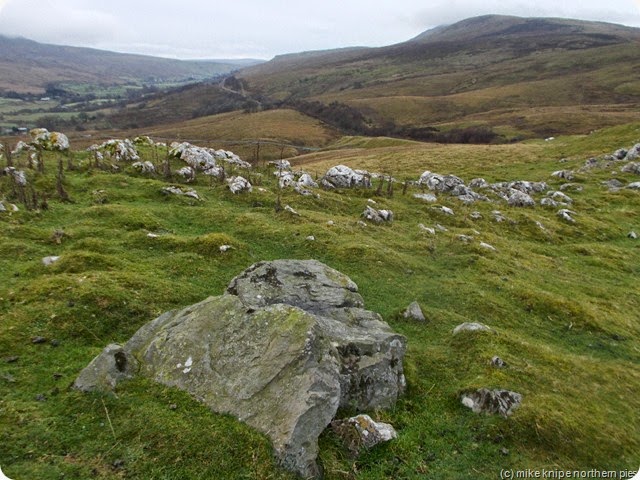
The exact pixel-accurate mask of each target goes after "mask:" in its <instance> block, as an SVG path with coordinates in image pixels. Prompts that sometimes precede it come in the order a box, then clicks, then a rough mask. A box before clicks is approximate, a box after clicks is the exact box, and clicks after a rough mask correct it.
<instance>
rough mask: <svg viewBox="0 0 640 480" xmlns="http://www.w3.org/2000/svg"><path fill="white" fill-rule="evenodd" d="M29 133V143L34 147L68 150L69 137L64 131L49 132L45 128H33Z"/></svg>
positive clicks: (60, 150)
mask: <svg viewBox="0 0 640 480" xmlns="http://www.w3.org/2000/svg"><path fill="white" fill-rule="evenodd" d="M29 135H30V136H31V144H32V145H33V146H35V147H36V148H40V149H42V150H51V151H59V152H64V151H67V150H69V139H68V138H67V136H66V135H65V134H64V133H60V132H50V131H49V130H47V129H46V128H33V129H31V130H30V131H29Z"/></svg>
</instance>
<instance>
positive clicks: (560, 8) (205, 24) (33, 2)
mask: <svg viewBox="0 0 640 480" xmlns="http://www.w3.org/2000/svg"><path fill="white" fill-rule="evenodd" d="M489 13H499V14H507V15H518V16H535V17H540V16H544V17H566V18H577V19H584V20H601V21H606V22H613V23H621V24H624V25H630V26H635V27H640V0H607V1H602V0H566V1H565V0H563V1H558V0H538V1H535V2H531V1H525V0H522V1H513V2H512V1H508V0H392V1H389V0H379V1H376V0H316V1H314V2H305V1H300V0H298V1H295V0H224V1H219V0H213V1H211V0H178V1H173V2H166V1H162V0H0V34H4V35H10V36H22V37H26V38H30V39H33V40H37V41H39V42H46V43H55V44H63V45H77V46H86V47H93V48H100V49H105V50H115V51H119V52H131V53H143V54H149V55H159V56H165V57H172V58H184V59H192V58H243V57H244V58H247V57H251V58H264V59H268V58H271V57H273V56H274V55H277V54H280V53H290V52H300V51H305V50H319V49H327V48H338V47H346V46H381V45H390V44H393V43H398V42H402V41H405V40H408V39H409V38H412V37H414V36H416V35H417V34H419V33H421V32H423V31H425V30H427V29H429V28H432V27H435V26H438V25H442V24H448V23H453V22H455V21H458V20H462V19H465V18H468V17H473V16H477V15H484V14H489Z"/></svg>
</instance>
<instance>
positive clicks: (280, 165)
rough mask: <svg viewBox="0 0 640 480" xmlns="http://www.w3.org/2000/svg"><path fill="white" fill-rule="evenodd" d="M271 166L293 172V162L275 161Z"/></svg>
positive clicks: (270, 163)
mask: <svg viewBox="0 0 640 480" xmlns="http://www.w3.org/2000/svg"><path fill="white" fill-rule="evenodd" d="M269 165H273V166H274V167H276V168H277V169H278V170H291V162H289V160H284V159H283V160H274V161H273V162H269Z"/></svg>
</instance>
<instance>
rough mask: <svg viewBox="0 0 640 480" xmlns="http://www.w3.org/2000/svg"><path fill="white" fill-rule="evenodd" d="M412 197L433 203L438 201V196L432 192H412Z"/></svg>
mask: <svg viewBox="0 0 640 480" xmlns="http://www.w3.org/2000/svg"><path fill="white" fill-rule="evenodd" d="M413 197H414V198H417V199H419V200H424V201H425V202H429V203H435V202H437V201H438V197H436V196H435V195H434V194H433V193H414V194H413Z"/></svg>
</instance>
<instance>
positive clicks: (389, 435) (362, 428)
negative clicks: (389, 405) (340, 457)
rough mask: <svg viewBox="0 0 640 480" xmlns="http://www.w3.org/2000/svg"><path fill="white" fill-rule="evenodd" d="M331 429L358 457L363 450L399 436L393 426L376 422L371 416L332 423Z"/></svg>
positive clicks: (361, 416) (359, 416)
mask: <svg viewBox="0 0 640 480" xmlns="http://www.w3.org/2000/svg"><path fill="white" fill-rule="evenodd" d="M331 428H332V430H333V431H334V432H335V433H336V434H337V435H338V436H339V437H340V438H342V441H343V442H344V444H345V445H346V447H347V448H348V449H349V451H350V452H351V453H352V454H353V455H356V456H357V455H358V454H359V453H360V451H361V450H362V449H363V448H364V449H368V448H372V447H374V446H376V445H378V444H379V443H382V442H388V441H390V440H393V439H394V438H397V436H398V434H397V433H396V430H395V429H394V428H393V426H392V425H390V424H388V423H382V422H376V421H374V420H373V419H372V418H371V417H370V416H369V415H357V416H355V417H351V418H347V419H344V420H335V421H333V422H331Z"/></svg>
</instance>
